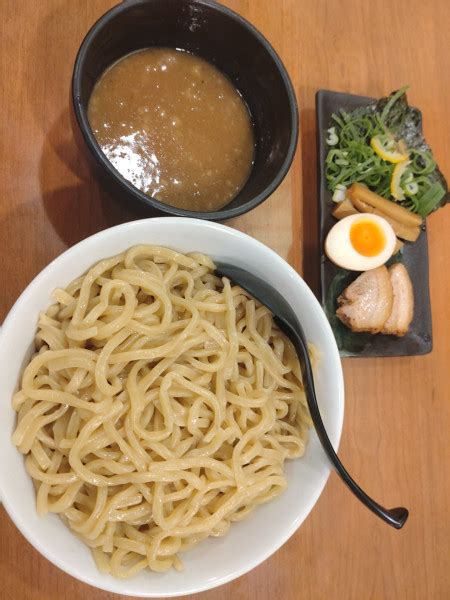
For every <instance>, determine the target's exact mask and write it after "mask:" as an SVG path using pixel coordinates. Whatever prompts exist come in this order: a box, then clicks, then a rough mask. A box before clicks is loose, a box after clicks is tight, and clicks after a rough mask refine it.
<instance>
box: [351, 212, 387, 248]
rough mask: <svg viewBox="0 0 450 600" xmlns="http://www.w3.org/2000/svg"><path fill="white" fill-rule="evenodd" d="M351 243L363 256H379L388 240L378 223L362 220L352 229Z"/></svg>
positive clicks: (354, 224)
mask: <svg viewBox="0 0 450 600" xmlns="http://www.w3.org/2000/svg"><path fill="white" fill-rule="evenodd" d="M350 242H351V244H352V246H353V248H354V249H355V250H356V252H358V253H359V254H362V255H363V256H377V255H378V254H380V252H381V251H382V250H383V249H384V247H385V245H386V238H385V235H384V232H383V230H382V228H381V227H380V226H379V225H378V223H374V222H373V221H369V220H368V219H361V220H359V221H356V222H355V223H353V225H352V226H351V227H350Z"/></svg>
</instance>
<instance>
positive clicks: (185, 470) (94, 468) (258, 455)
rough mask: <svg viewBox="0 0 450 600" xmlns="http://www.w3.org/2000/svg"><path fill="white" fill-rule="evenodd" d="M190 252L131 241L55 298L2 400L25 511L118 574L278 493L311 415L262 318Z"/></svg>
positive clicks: (160, 560) (286, 357)
mask: <svg viewBox="0 0 450 600" xmlns="http://www.w3.org/2000/svg"><path fill="white" fill-rule="evenodd" d="M213 269H214V264H213V263H212V261H211V259H209V258H208V257H207V256H204V255H202V254H195V253H194V254H190V255H183V254H180V253H177V252H175V251H172V250H169V249H167V248H160V247H154V246H137V247H134V248H131V249H130V250H128V251H127V252H125V253H123V254H121V255H119V256H115V257H113V258H108V259H106V260H103V261H101V262H100V263H98V264H97V265H95V266H94V267H93V268H91V270H90V271H89V272H88V273H87V274H86V275H84V276H83V277H80V278H79V279H77V280H75V281H73V282H72V283H71V284H70V285H68V286H67V288H66V289H65V290H62V289H58V290H56V291H55V292H54V297H55V299H56V302H57V303H56V304H54V305H53V306H51V307H50V308H49V309H48V310H47V312H46V313H45V314H41V316H40V318H39V324H38V331H37V335H36V350H37V353H36V354H35V355H34V356H33V358H32V360H31V362H30V363H29V365H28V366H27V368H26V369H25V372H24V374H23V378H22V384H21V387H20V389H19V391H18V392H17V393H16V394H15V395H14V398H13V406H14V409H15V410H16V411H17V414H18V419H17V428H16V430H15V432H14V435H13V442H14V444H16V445H17V447H18V449H19V450H20V452H22V453H23V454H25V455H26V459H25V461H26V468H27V471H28V473H29V474H30V476H31V477H32V478H33V481H34V484H35V487H36V492H37V510H38V512H39V514H41V515H44V514H46V513H48V512H51V513H58V514H59V515H60V516H61V518H62V519H63V520H64V522H65V523H66V524H67V526H68V527H70V529H71V530H72V531H73V532H74V533H75V534H76V535H77V536H78V537H79V538H80V539H82V540H83V541H84V542H85V543H86V544H87V545H88V546H90V547H91V548H92V552H93V554H94V558H95V560H96V562H97V565H98V567H99V568H100V569H101V570H102V571H104V572H110V573H112V574H113V575H115V576H118V577H129V576H132V575H134V574H136V573H137V572H139V571H140V570H141V569H144V568H150V569H152V570H154V571H165V570H167V569H170V568H171V567H175V568H176V569H180V568H182V563H181V561H180V559H179V557H178V553H179V552H182V551H184V550H187V549H188V548H191V547H192V546H194V545H195V544H197V543H198V542H199V541H200V540H202V539H204V538H206V537H208V536H221V535H224V534H225V533H226V532H227V531H228V529H229V527H230V524H231V523H232V522H233V521H238V520H240V519H243V518H244V517H246V516H247V515H248V514H249V513H250V512H251V511H252V510H253V508H254V507H255V506H256V505H258V504H261V503H263V502H267V501H268V500H270V499H271V498H273V497H275V496H277V495H278V494H280V493H281V492H282V491H283V490H284V489H285V487H286V479H285V476H284V461H285V459H287V458H295V457H298V456H301V455H302V454H303V452H304V449H305V443H306V437H307V429H308V427H309V426H310V418H309V415H308V411H307V408H306V401H305V396H304V392H303V387H302V382H301V373H300V367H299V363H298V359H297V357H296V354H295V351H294V349H293V347H292V346H291V344H290V342H288V340H287V338H286V337H285V336H284V334H282V333H281V332H280V331H279V330H278V329H277V328H276V326H275V325H274V323H273V320H272V315H271V313H270V312H269V311H268V309H266V308H265V307H263V306H260V305H259V304H257V303H256V302H255V300H253V299H252V298H251V297H250V296H249V295H248V294H247V293H245V292H243V290H242V289H241V288H239V287H236V286H232V285H231V284H230V282H229V281H228V280H227V279H226V278H223V280H221V279H219V278H217V277H216V276H214V274H213Z"/></svg>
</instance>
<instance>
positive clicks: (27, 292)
mask: <svg viewBox="0 0 450 600" xmlns="http://www.w3.org/2000/svg"><path fill="white" fill-rule="evenodd" d="M144 223H152V224H153V226H158V225H160V224H163V223H168V224H170V226H173V227H176V226H177V225H178V224H184V223H188V224H189V223H190V224H191V225H193V226H194V227H197V226H198V227H201V228H205V229H210V230H213V231H217V232H219V231H222V232H223V231H224V230H225V232H227V233H228V234H232V235H233V236H235V237H237V238H240V239H243V240H244V241H245V242H246V243H247V244H248V243H250V244H251V245H252V246H253V247H254V248H256V249H257V251H258V250H259V251H262V252H264V253H265V254H266V255H269V256H270V259H271V260H273V262H274V264H278V265H279V266H280V268H283V269H285V270H286V272H287V273H289V274H290V275H291V276H292V277H293V279H294V280H295V283H296V285H298V286H300V287H301V288H302V289H303V292H304V293H305V294H306V296H307V297H308V299H309V300H308V301H309V302H311V305H312V306H315V308H316V309H317V311H318V312H319V313H320V314H322V316H323V324H324V328H325V330H326V331H327V332H328V334H329V335H328V337H329V341H330V346H329V348H328V351H329V352H330V354H331V360H332V361H333V362H334V363H335V364H336V367H337V369H336V372H337V375H338V377H337V381H336V382H335V388H336V412H337V430H336V431H337V434H336V436H335V438H336V439H335V442H334V443H333V447H334V448H335V450H336V452H337V450H338V448H339V443H340V440H341V435H342V430H343V420H344V409H345V394H344V376H343V370H342V363H341V360H340V357H339V352H338V349H337V345H336V341H335V338H334V335H333V333H332V330H331V327H330V325H329V323H328V320H327V319H326V316H325V313H324V312H323V310H322V307H321V305H320V303H319V301H318V300H317V298H316V296H315V295H314V293H313V292H312V290H311V289H310V287H309V286H308V285H307V283H306V282H305V281H304V279H303V278H302V277H301V276H300V274H299V273H297V271H296V270H295V269H294V268H293V267H292V266H291V265H290V264H289V263H288V262H287V261H286V260H284V259H283V258H282V257H281V256H280V255H279V254H277V253H276V252H275V251H274V250H272V249H271V248H269V247H268V246H266V245H265V244H264V243H262V242H260V241H259V240H257V239H256V238H254V237H252V236H250V235H248V234H246V233H243V232H241V231H239V230H236V229H234V228H232V227H229V226H227V225H223V224H220V223H214V222H208V221H204V220H201V219H191V218H185V217H178V218H177V217H167V216H166V217H157V218H147V219H141V220H137V221H130V222H127V223H121V224H119V225H116V226H114V227H110V228H107V229H104V230H102V231H99V232H97V233H95V234H93V235H91V236H89V237H87V238H85V239H83V240H81V241H80V242H78V243H77V244H75V245H74V246H71V247H69V248H68V249H67V250H65V251H64V252H62V253H61V254H60V255H59V256H57V257H56V258H55V259H54V260H52V261H51V262H50V263H49V264H48V265H47V266H45V267H44V268H43V269H42V270H41V271H40V272H39V273H38V274H37V275H36V277H34V279H33V280H32V281H31V282H30V283H29V284H28V286H27V287H26V288H25V289H24V291H23V292H22V293H21V295H20V296H19V297H18V299H17V300H16V302H15V303H14V304H13V306H12V307H11V309H10V311H9V312H8V314H7V316H6V318H5V320H4V322H3V324H2V326H1V328H0V354H1V347H4V341H5V337H7V336H8V335H11V331H14V322H15V320H16V313H17V312H19V311H20V308H21V306H22V305H23V304H25V303H26V302H27V300H28V298H29V297H30V296H32V295H33V293H34V291H35V288H37V287H38V286H39V284H40V282H41V280H43V279H45V277H46V276H47V274H48V273H49V272H50V271H51V270H52V269H53V268H54V266H55V264H56V263H58V262H61V261H64V260H67V259H68V258H70V257H71V256H73V255H74V256H77V254H79V253H80V252H81V251H82V250H83V248H84V247H89V245H91V244H93V243H95V241H98V240H104V241H105V242H107V240H108V239H111V238H113V237H114V236H115V234H116V233H117V232H118V231H121V230H131V231H132V230H133V229H134V228H136V229H139V228H140V227H142V225H143V224H144ZM150 242H151V240H149V243H150ZM175 245H176V244H175ZM4 352H5V351H4ZM330 473H331V466H329V468H328V472H327V473H326V475H325V477H324V479H323V482H321V483H320V484H319V485H318V486H317V488H316V490H315V493H313V494H311V496H310V498H309V502H308V504H307V506H306V509H305V510H304V511H303V512H301V511H298V512H297V513H296V517H295V518H294V519H293V520H292V521H291V524H290V526H289V527H286V529H285V531H284V534H283V535H281V536H280V537H279V538H278V539H277V540H275V541H273V542H271V543H267V547H266V550H265V551H264V552H262V553H261V554H260V555H259V556H256V557H254V558H253V560H246V561H243V562H242V567H240V568H239V569H235V570H234V571H232V572H230V573H228V574H225V575H223V576H222V577H219V578H217V579H215V580H214V581H212V582H211V581H207V580H205V582H204V583H200V584H197V585H195V586H191V588H190V589H185V590H180V591H178V590H177V591H171V592H167V593H161V592H158V593H157V594H156V593H155V592H152V591H148V592H139V593H136V591H134V590H117V587H116V585H115V582H116V579H115V578H113V577H111V582H110V583H108V584H106V585H105V584H104V583H103V582H99V581H98V580H96V579H94V578H92V577H91V576H89V575H86V574H84V573H83V572H81V571H80V569H79V568H77V567H76V566H72V565H71V564H68V561H67V560H63V559H62V558H61V557H59V556H56V555H54V554H53V553H52V552H51V551H49V550H47V548H46V546H45V543H44V542H42V540H41V538H38V537H37V536H36V535H35V534H34V533H33V532H32V531H30V529H29V528H28V526H27V523H26V522H24V520H23V519H22V518H21V516H20V515H19V514H18V511H17V510H16V507H15V505H14V503H13V502H10V499H9V498H8V494H7V493H6V494H5V493H3V494H2V491H3V492H4V490H2V489H1V488H0V502H3V505H4V507H5V509H6V511H7V513H8V515H9V517H10V518H11V520H12V521H13V523H14V524H15V526H16V527H17V529H18V530H19V532H20V533H21V534H22V535H23V536H24V537H25V539H26V540H27V541H28V542H29V543H30V544H31V545H32V546H33V547H34V548H35V549H36V550H37V551H38V552H39V553H40V554H41V555H42V556H44V557H45V558H46V559H47V560H48V561H49V562H50V563H52V564H53V565H55V566H56V567H58V568H59V569H61V570H62V571H64V572H65V573H67V574H68V575H70V576H72V577H74V578H75V579H78V580H80V581H82V582H83V583H86V584H88V585H91V586H93V587H95V588H97V589H102V590H105V591H108V592H112V593H117V594H122V595H125V596H134V597H142V598H163V597H178V596H184V595H189V594H194V593H199V592H202V591H206V590H209V589H213V588H216V587H218V586H221V585H224V584H226V583H228V582H230V581H233V580H235V579H237V578H239V577H241V576H242V575H245V574H246V573H248V572H249V571H251V570H252V569H254V568H256V567H257V566H259V565H260V564H262V563H263V562H264V561H265V560H267V559H268V558H269V557H270V556H272V554H274V553H275V552H276V551H277V550H279V548H281V546H283V545H284V544H285V543H286V542H287V540H288V539H289V538H290V537H291V536H292V535H293V534H294V533H295V532H296V531H297V529H298V528H299V527H300V525H301V524H302V523H303V522H304V521H305V520H306V518H307V517H308V516H309V514H310V512H311V510H312V509H313V508H314V506H315V504H316V503H317V501H318V499H319V497H320V495H321V494H322V492H323V490H324V488H325V486H326V483H327V481H328V478H329V476H330ZM1 483H2V480H0V484H1ZM3 484H4V481H3ZM2 495H3V498H2V497H1V496H2Z"/></svg>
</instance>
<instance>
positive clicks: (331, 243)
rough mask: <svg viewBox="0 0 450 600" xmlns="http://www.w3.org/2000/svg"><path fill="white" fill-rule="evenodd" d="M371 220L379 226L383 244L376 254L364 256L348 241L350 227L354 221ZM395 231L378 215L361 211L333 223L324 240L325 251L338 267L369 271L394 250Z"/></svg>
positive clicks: (385, 260)
mask: <svg viewBox="0 0 450 600" xmlns="http://www.w3.org/2000/svg"><path fill="white" fill-rule="evenodd" d="M358 220H364V221H372V222H373V223H374V224H376V225H377V226H379V227H380V229H381V230H382V231H383V233H384V236H385V244H384V247H383V249H382V250H381V252H379V253H378V254H377V255H376V256H364V255H362V254H360V253H359V252H357V251H356V250H355V248H354V247H353V246H352V243H351V241H350V229H351V227H352V225H353V224H354V223H355V221H358ZM396 241H397V240H396V236H395V232H394V230H393V229H392V227H391V225H390V224H389V223H388V222H387V221H386V219H383V217H379V216H378V215H371V214H369V213H361V214H360V215H350V216H348V217H345V218H344V219H342V220H341V221H338V222H337V223H336V225H334V226H333V227H332V228H331V229H330V231H329V233H328V235H327V238H326V240H325V253H326V255H327V256H328V258H329V259H330V260H331V261H332V262H334V263H335V264H336V265H338V266H339V267H342V268H343V269H348V270H349V271H369V270H370V269H376V268H377V267H380V266H381V265H384V263H385V262H387V261H388V260H389V259H390V258H391V256H392V253H393V252H394V248H395V244H396Z"/></svg>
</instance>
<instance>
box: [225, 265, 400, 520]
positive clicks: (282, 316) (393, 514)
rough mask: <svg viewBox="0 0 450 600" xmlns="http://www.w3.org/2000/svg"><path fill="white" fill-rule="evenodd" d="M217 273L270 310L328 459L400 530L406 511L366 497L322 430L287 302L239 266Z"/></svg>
mask: <svg viewBox="0 0 450 600" xmlns="http://www.w3.org/2000/svg"><path fill="white" fill-rule="evenodd" d="M216 274H217V275H218V276H219V277H228V279H230V280H231V281H232V282H233V283H236V284H237V285H239V286H240V287H241V288H243V289H244V290H246V291H247V292H249V294H251V295H252V296H253V297H254V298H256V300H258V301H259V302H261V304H263V305H264V306H267V308H269V309H270V310H271V312H272V313H273V315H274V320H275V322H276V324H277V325H278V327H279V328H280V329H281V330H282V331H284V333H285V334H286V335H287V336H288V338H289V339H290V340H291V342H292V344H293V345H294V348H295V350H296V352H297V354H298V357H299V359H300V365H301V370H302V375H303V383H304V386H305V391H306V399H307V402H308V407H309V412H310V414H311V418H312V420H313V423H314V427H315V428H316V432H317V435H318V437H319V440H320V442H321V444H322V446H323V449H324V450H325V452H326V454H327V456H328V458H329V460H330V461H331V463H332V464H333V466H334V467H335V469H336V471H337V472H338V474H339V475H340V477H341V478H342V479H343V481H344V482H345V483H346V484H347V486H348V487H349V488H350V490H351V491H352V492H353V493H354V494H355V496H356V497H357V498H359V500H360V501H361V502H362V503H363V504H365V506H367V508H369V509H370V510H371V511H372V512H374V513H375V514H376V515H377V516H378V517H380V519H383V521H386V523H388V524H389V525H391V526H392V527H395V528H396V529H401V528H402V527H403V525H404V524H405V522H406V519H407V518H408V514H409V513H408V510H407V509H406V508H403V507H401V506H400V507H398V508H391V509H387V508H384V507H383V506H381V505H380V504H378V502H375V500H372V498H370V496H368V495H367V494H366V493H365V492H364V490H362V489H361V488H360V487H359V485H358V484H357V483H356V481H354V479H352V477H351V476H350V474H349V473H348V472H347V470H346V469H345V467H344V465H343V464H342V463H341V461H340V460H339V458H338V456H337V454H336V452H335V451H334V448H333V446H332V444H331V442H330V439H329V437H328V434H327V432H326V430H325V426H324V424H323V421H322V417H321V415H320V410H319V406H318V404H317V399H316V392H315V389H314V379H313V374H312V368H311V362H310V359H309V353H308V346H307V343H306V338H305V334H304V332H303V328H302V326H301V325H300V322H299V321H298V319H297V317H296V315H295V313H294V311H293V310H292V308H291V307H290V305H289V303H288V302H287V301H286V300H285V299H284V298H283V296H282V295H281V294H280V293H279V292H278V291H277V290H276V289H274V288H273V287H272V286H271V285H269V284H268V283H267V282H266V281H263V280H262V279H260V278H259V277H257V276H256V275H253V273H249V272H248V271H245V270H244V269H241V268H239V267H235V266H233V265H227V264H224V263H216Z"/></svg>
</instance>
